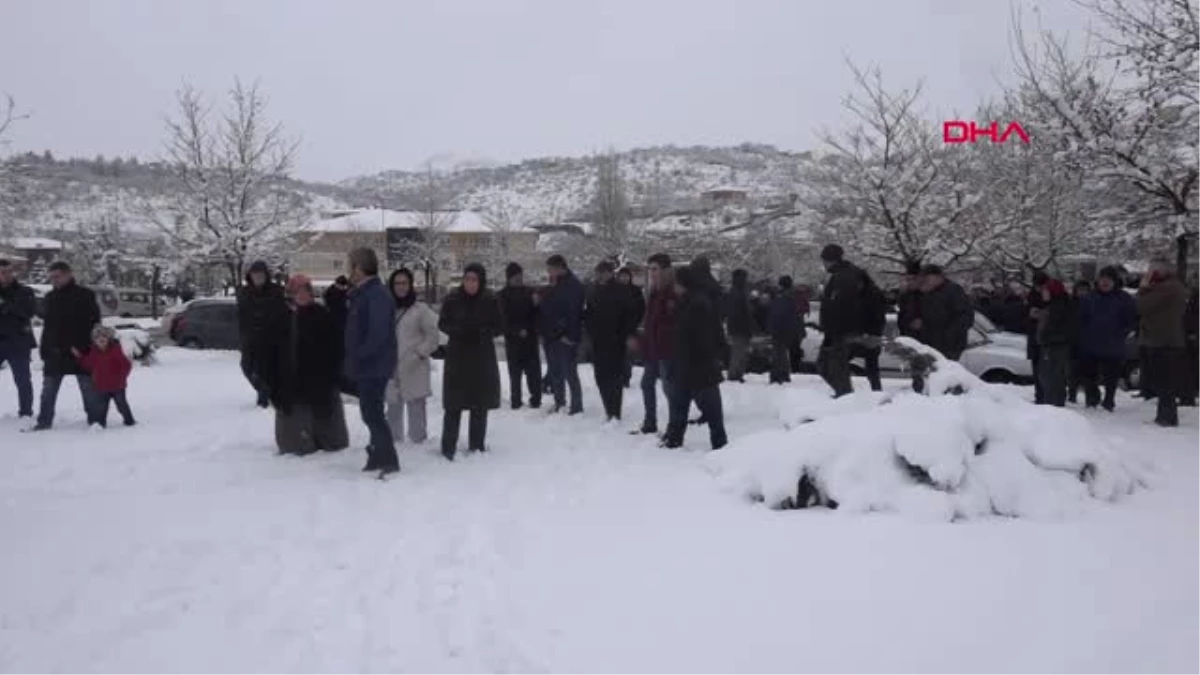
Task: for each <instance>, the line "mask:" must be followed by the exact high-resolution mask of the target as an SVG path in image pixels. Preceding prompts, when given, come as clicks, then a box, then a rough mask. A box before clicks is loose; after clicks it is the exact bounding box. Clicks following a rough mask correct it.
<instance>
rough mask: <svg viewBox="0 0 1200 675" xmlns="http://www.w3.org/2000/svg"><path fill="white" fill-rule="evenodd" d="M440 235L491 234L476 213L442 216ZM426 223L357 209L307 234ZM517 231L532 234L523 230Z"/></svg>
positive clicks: (415, 216)
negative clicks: (442, 223) (453, 233)
mask: <svg viewBox="0 0 1200 675" xmlns="http://www.w3.org/2000/svg"><path fill="white" fill-rule="evenodd" d="M443 215H444V220H445V221H446V222H448V223H449V224H448V225H446V227H445V229H444V230H443V231H444V232H458V233H473V232H479V233H485V232H491V231H492V229H491V228H489V227H488V226H487V225H486V224H485V222H484V219H483V216H482V215H480V214H479V213H478V212H476V211H455V212H446V213H445V214H443ZM426 222H427V219H426V216H425V214H423V213H421V212H418V211H393V210H391V209H358V210H356V211H354V212H352V213H348V214H346V215H341V216H337V217H334V218H326V219H324V220H318V221H316V222H314V223H312V224H311V225H310V226H309V227H308V230H309V231H311V232H382V231H384V230H386V229H388V228H407V227H411V228H421V227H423V226H424V224H425V223H426ZM520 231H525V232H534V230H533V229H531V228H528V227H525V228H520Z"/></svg>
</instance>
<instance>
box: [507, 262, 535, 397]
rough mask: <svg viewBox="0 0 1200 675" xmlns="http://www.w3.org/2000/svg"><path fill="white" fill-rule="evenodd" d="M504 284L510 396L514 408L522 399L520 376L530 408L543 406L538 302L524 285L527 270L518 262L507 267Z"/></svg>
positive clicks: (531, 290)
mask: <svg viewBox="0 0 1200 675" xmlns="http://www.w3.org/2000/svg"><path fill="white" fill-rule="evenodd" d="M504 278H505V285H504V288H502V289H500V292H499V293H497V294H496V295H497V297H498V298H499V300H500V316H501V319H502V323H503V332H504V358H505V359H506V360H507V362H508V385H509V397H510V401H511V404H512V409H513V410H518V409H520V407H521V406H522V405H523V404H522V401H521V376H522V375H524V376H525V380H526V382H527V383H528V385H529V407H531V408H540V407H541V406H542V360H541V357H539V356H538V339H537V311H538V308H537V302H536V301H535V300H534V295H533V289H531V288H529V287H528V286H526V285H525V271H524V270H523V269H521V266H520V265H518V264H517V263H515V262H514V263H509V264H508V267H506V268H505V269H504Z"/></svg>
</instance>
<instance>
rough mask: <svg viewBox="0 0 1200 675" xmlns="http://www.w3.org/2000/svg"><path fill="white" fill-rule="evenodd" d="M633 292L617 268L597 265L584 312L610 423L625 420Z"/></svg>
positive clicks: (634, 324) (634, 326) (634, 323)
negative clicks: (617, 274) (620, 280)
mask: <svg viewBox="0 0 1200 675" xmlns="http://www.w3.org/2000/svg"><path fill="white" fill-rule="evenodd" d="M633 309H634V307H633V304H632V303H631V302H630V300H629V291H628V289H627V288H626V287H625V286H622V285H621V284H619V283H618V282H617V280H616V278H615V276H614V268H613V264H612V263H610V262H608V261H605V262H602V263H600V264H599V265H596V283H595V285H594V286H593V287H592V293H591V297H589V298H588V302H587V308H586V309H585V310H584V325H585V326H587V331H588V337H589V338H591V341H592V371H593V372H594V373H595V377H596V389H598V390H599V391H600V400H601V401H602V402H603V403H604V414H605V417H606V418H607V419H608V421H614V420H619V419H621V405H622V393H623V392H624V386H623V385H624V382H623V378H624V376H625V356H626V345H627V344H628V342H629V338H631V337H633V336H634V335H635V334H636V332H637V320H636V319H635V318H634V316H633Z"/></svg>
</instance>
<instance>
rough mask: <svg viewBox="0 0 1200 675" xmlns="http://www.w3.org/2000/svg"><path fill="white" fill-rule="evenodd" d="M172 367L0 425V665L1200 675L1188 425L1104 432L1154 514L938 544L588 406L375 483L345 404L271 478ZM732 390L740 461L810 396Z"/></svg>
mask: <svg viewBox="0 0 1200 675" xmlns="http://www.w3.org/2000/svg"><path fill="white" fill-rule="evenodd" d="M159 356H160V363H159V364H158V365H156V366H153V367H149V368H142V367H139V368H137V369H136V370H135V372H134V375H133V378H132V382H131V387H130V401H131V404H132V406H133V410H134V413H135V415H136V416H137V418H138V421H139V425H138V426H137V427H134V428H132V429H125V428H119V427H118V428H114V429H111V430H109V431H105V432H100V433H96V434H92V433H89V432H87V431H86V430H85V429H84V428H83V419H82V414H81V412H80V405H79V401H78V393H77V391H76V390H75V388H74V386H73V383H66V384H64V387H63V391H62V393H61V396H60V408H59V412H60V415H59V422H58V427H57V428H56V430H54V431H52V432H49V433H45V434H37V435H22V434H19V433H18V432H17V422H16V420H13V419H11V417H10V418H8V419H4V420H0V495H2V497H0V498H2V499H3V508H0V540H2V541H3V542H4V543H5V553H4V555H2V556H0V579H2V580H3V581H2V582H0V670H4V671H116V670H122V671H300V672H309V671H338V672H343V671H406V672H407V671H426V672H461V671H491V672H510V671H527V672H542V671H591V672H595V671H639V672H643V671H649V672H655V671H693V672H695V671H699V672H712V671H738V672H780V671H826V672H830V671H875V670H885V671H924V672H944V671H956V672H961V671H1089V672H1097V671H1100V672H1109V671H1156V672H1166V671H1192V672H1195V671H1196V670H1197V669H1200V663H1198V660H1197V650H1198V647H1197V634H1198V633H1200V619H1198V608H1197V604H1198V600H1197V598H1198V596H1200V586H1198V582H1197V578H1198V568H1200V563H1198V560H1197V556H1198V548H1200V542H1198V531H1200V519H1198V518H1197V498H1198V489H1197V488H1198V483H1200V481H1198V478H1197V473H1198V470H1200V463H1198V461H1197V443H1198V433H1197V415H1196V411H1195V409H1185V410H1184V414H1183V418H1184V420H1185V421H1184V427H1183V428H1180V429H1175V430H1163V429H1158V428H1156V427H1153V426H1147V425H1145V424H1143V423H1142V421H1143V420H1145V419H1148V418H1150V417H1151V416H1152V412H1151V411H1150V409H1149V406H1148V405H1144V404H1139V403H1137V402H1135V401H1133V400H1130V399H1125V398H1122V399H1120V400H1119V402H1118V404H1119V409H1118V412H1117V413H1116V414H1115V415H1106V414H1103V413H1095V414H1093V413H1087V417H1088V419H1089V420H1090V421H1091V422H1092V424H1093V425H1094V429H1095V431H1096V433H1098V434H1099V435H1100V436H1103V437H1105V438H1107V439H1109V440H1112V441H1115V442H1116V443H1117V444H1119V445H1120V446H1121V447H1122V448H1124V452H1127V453H1129V454H1130V455H1131V456H1136V457H1138V458H1140V459H1144V460H1147V461H1148V462H1150V463H1151V464H1152V465H1153V467H1154V469H1155V474H1156V475H1157V477H1158V478H1157V480H1155V481H1154V484H1153V487H1152V488H1151V489H1149V490H1142V491H1138V492H1135V493H1134V494H1133V495H1131V496H1128V497H1126V498H1124V499H1122V500H1121V501H1118V502H1116V503H1112V504H1109V503H1105V502H1095V503H1094V504H1091V505H1089V506H1090V508H1088V509H1085V510H1084V511H1083V512H1081V513H1079V514H1076V515H1073V516H1071V517H1069V518H1066V519H1059V520H1027V519H1003V518H983V519H973V520H969V521H962V522H955V523H940V522H935V523H929V522H914V521H912V520H910V519H907V518H903V517H900V516H896V515H891V514H886V513H870V514H860V513H851V512H848V511H842V510H839V511H827V510H822V509H813V510H808V511H772V510H769V509H767V508H765V507H764V506H763V505H761V504H751V503H749V502H747V501H745V500H744V499H742V498H740V497H739V496H738V495H736V494H733V493H731V492H729V491H728V490H727V489H725V487H723V486H722V484H721V481H720V480H718V477H716V476H714V475H713V473H712V467H711V462H710V461H706V459H705V458H706V454H705V453H703V452H700V450H702V449H704V448H706V446H707V434H706V433H704V430H703V429H696V428H692V429H691V430H689V436H688V440H687V446H688V447H689V448H690V449H691V450H692V451H691V452H679V451H666V450H661V449H659V448H657V447H656V444H655V442H654V441H653V440H652V439H647V438H642V437H633V436H629V435H627V434H626V433H625V428H623V427H615V428H614V427H611V426H603V425H601V423H600V420H599V412H598V411H599V408H600V406H599V401H598V398H597V396H596V393H595V390H594V388H591V387H588V388H587V389H586V396H587V400H586V405H587V406H588V412H587V413H586V414H585V415H584V416H583V417H582V418H579V417H573V418H566V417H553V418H547V417H546V416H545V415H544V414H542V413H539V412H537V411H530V410H524V411H519V412H512V411H508V410H502V411H499V412H497V413H495V414H494V416H493V418H492V421H491V428H490V436H489V440H490V445H491V447H492V451H491V452H490V453H487V454H485V455H481V456H467V457H464V458H462V460H461V461H459V462H456V463H455V464H453V465H450V464H447V463H445V462H444V461H442V460H441V459H440V457H438V456H437V455H436V449H435V445H434V444H432V443H431V444H429V445H427V446H425V447H419V448H414V447H411V446H402V449H401V461H402V463H403V464H404V472H403V473H402V474H401V475H400V477H399V478H397V479H395V480H393V481H390V482H387V483H381V482H379V481H375V480H371V479H370V478H367V477H365V476H364V474H362V473H360V472H359V468H360V467H361V465H362V462H363V461H364V458H365V456H364V453H363V451H362V449H361V448H362V446H363V445H364V443H365V439H366V433H365V429H364V428H363V426H362V424H361V423H360V422H359V421H358V418H357V414H356V412H355V411H354V410H353V409H349V410H348V418H349V419H350V422H351V425H352V426H351V433H352V436H353V439H354V443H353V447H352V449H351V450H348V451H346V452H343V453H337V454H332V455H330V454H322V455H317V456H313V457H309V458H279V457H275V456H274V455H273V450H274V448H273V442H272V421H271V414H270V413H269V412H265V411H261V410H258V409H255V408H254V407H253V405H252V396H251V394H250V392H249V389H248V386H247V385H246V384H245V382H244V381H243V380H242V378H241V375H240V373H239V371H238V367H237V360H236V357H235V356H234V355H233V354H229V353H214V352H191V351H186V350H179V349H172V348H164V349H163V350H161V351H160V353H159ZM582 370H583V374H584V380H585V381H588V380H590V379H591V377H590V370H589V369H588V368H586V367H585V368H583V369H582ZM888 384H889V386H897V387H898V386H902V385H903V383H902V382H896V383H888ZM859 386H861V383H859ZM820 387H821V385H820V384H819V383H817V382H816V381H814V380H812V379H801V380H800V381H798V382H797V383H796V384H794V385H793V389H795V390H797V392H795V393H796V394H799V393H802V392H803V390H804V389H814V390H819V389H820ZM435 389H436V387H435ZM723 393H724V397H725V406H726V413H727V417H728V420H729V428H730V435H731V437H732V438H733V439H734V440H735V446H734V448H736V441H737V439H739V438H746V437H749V436H750V435H751V434H752V433H754V432H755V431H757V430H761V429H765V428H770V427H772V426H778V425H779V424H780V410H779V408H780V403H781V402H786V401H787V400H789V398H794V396H781V395H780V390H779V389H777V388H769V387H768V386H767V385H766V384H765V381H763V380H762V379H755V380H754V381H753V382H751V383H749V384H746V385H741V386H738V385H726V386H724V387H723ZM640 405H641V397H640V394H639V392H638V391H637V389H636V388H635V389H630V390H628V391H627V393H626V403H625V411H626V412H625V414H626V418H627V424H628V426H632V425H633V424H635V423H636V422H637V421H639V419H640ZM14 406H15V392H14V391H13V387H12V383H11V380H9V379H8V375H7V374H0V412H11V411H12V410H13V409H14ZM438 408H439V403H438V401H437V400H436V399H435V400H434V401H432V402H431V412H432V419H431V426H432V427H433V428H434V429H435V430H436V429H437V428H438V427H439V424H440V414H439V412H438Z"/></svg>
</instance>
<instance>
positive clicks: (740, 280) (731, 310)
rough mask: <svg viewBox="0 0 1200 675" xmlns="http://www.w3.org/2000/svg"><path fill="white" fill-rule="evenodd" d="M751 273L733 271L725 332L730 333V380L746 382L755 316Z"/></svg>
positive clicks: (726, 311)
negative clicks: (751, 308) (753, 314)
mask: <svg viewBox="0 0 1200 675" xmlns="http://www.w3.org/2000/svg"><path fill="white" fill-rule="evenodd" d="M749 280H750V274H749V273H748V272H747V271H746V270H743V269H736V270H734V271H733V279H732V281H731V282H730V285H729V293H728V294H726V296H725V332H726V333H728V334H729V381H730V382H745V379H744V378H745V375H746V362H747V360H748V359H749V358H750V338H751V337H752V336H753V335H754V318H753V316H752V312H751V310H750V287H749Z"/></svg>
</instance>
